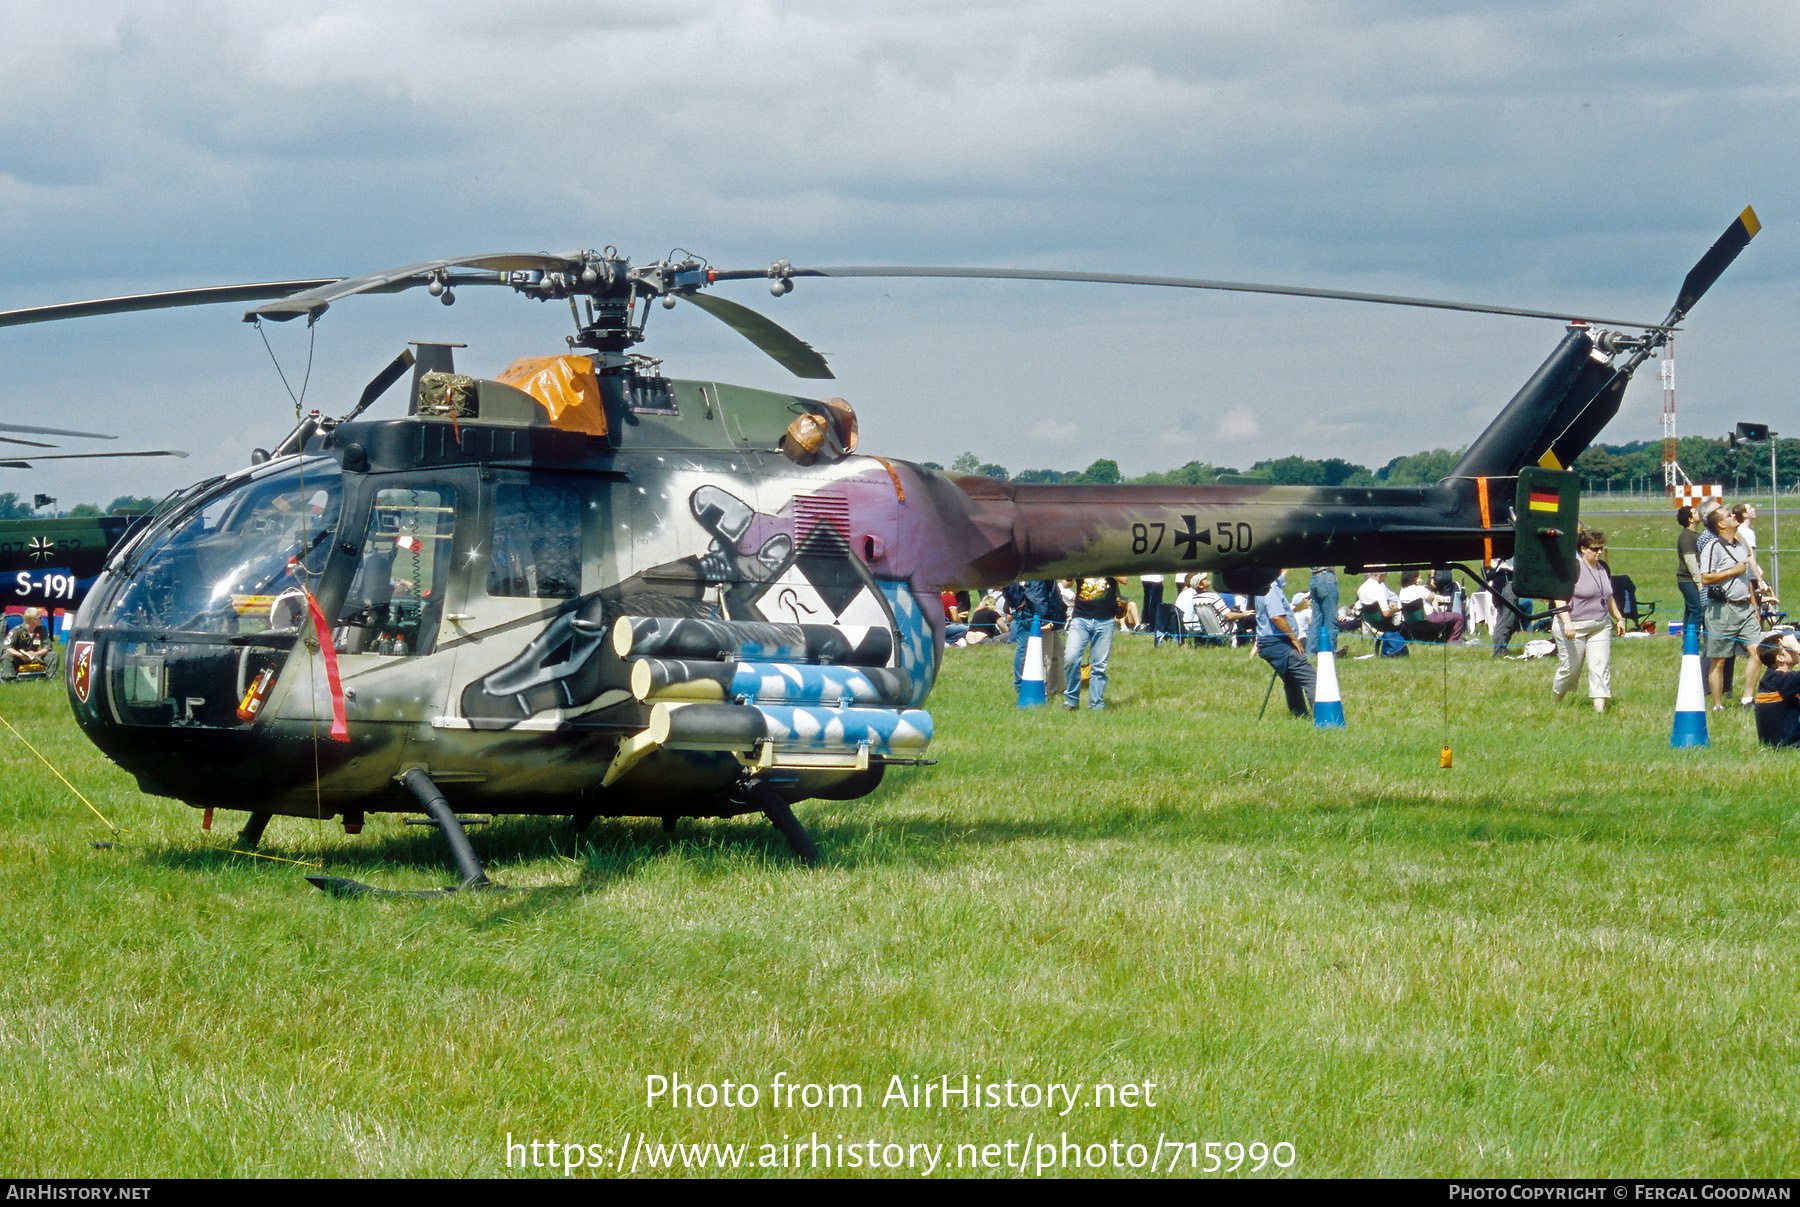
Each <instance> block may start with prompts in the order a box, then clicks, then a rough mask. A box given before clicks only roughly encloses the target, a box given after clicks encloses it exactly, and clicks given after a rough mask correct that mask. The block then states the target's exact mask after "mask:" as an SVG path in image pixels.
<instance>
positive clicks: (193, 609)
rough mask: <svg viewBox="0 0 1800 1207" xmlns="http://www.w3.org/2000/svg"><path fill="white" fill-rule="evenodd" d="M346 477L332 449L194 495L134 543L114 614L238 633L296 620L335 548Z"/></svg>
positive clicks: (156, 624) (125, 619)
mask: <svg viewBox="0 0 1800 1207" xmlns="http://www.w3.org/2000/svg"><path fill="white" fill-rule="evenodd" d="M341 495H342V477H341V475H340V473H339V471H338V468H337V466H336V465H335V464H334V463H333V462H331V461H329V460H325V459H320V460H316V461H310V462H306V463H304V464H302V465H299V466H294V467H289V468H287V469H283V470H279V471H276V472H274V473H270V474H266V475H264V476H261V477H256V478H252V479H251V480H249V481H247V482H243V483H240V484H239V485H237V486H236V487H234V488H232V489H230V490H227V491H224V492H223V493H221V494H217V495H214V496H213V497H212V498H210V499H207V500H205V501H203V502H200V503H199V504H198V505H197V506H195V505H190V509H189V510H188V511H187V512H185V513H184V514H180V515H177V516H175V517H172V521H173V522H172V524H171V527H170V528H169V530H168V532H167V533H166V534H164V535H162V536H160V537H158V536H154V535H153V536H151V537H150V538H149V539H150V541H151V544H150V545H149V547H147V548H145V549H144V550H143V551H142V552H141V553H140V552H138V551H136V550H134V551H133V553H132V556H131V563H130V564H131V566H132V569H131V571H130V574H129V577H128V581H127V582H126V584H125V586H124V589H123V590H122V591H121V593H120V595H119V602H118V604H117V605H116V606H115V607H114V608H113V610H112V611H113V616H112V623H113V624H116V625H121V626H124V627H131V628H157V629H167V630H171V631H177V632H184V633H220V634H228V635H239V634H246V633H260V632H266V631H269V630H282V629H292V628H294V627H297V625H298V624H299V623H300V619H301V618H303V617H304V616H305V613H306V603H305V593H304V591H303V590H302V587H303V586H304V587H307V588H308V589H310V588H311V587H313V586H315V585H316V583H317V580H318V576H319V574H320V573H321V572H323V570H324V568H325V560H326V558H327V556H328V555H329V554H330V552H331V545H330V538H331V533H332V530H333V528H334V527H335V526H336V524H337V520H338V504H339V502H340V498H341Z"/></svg>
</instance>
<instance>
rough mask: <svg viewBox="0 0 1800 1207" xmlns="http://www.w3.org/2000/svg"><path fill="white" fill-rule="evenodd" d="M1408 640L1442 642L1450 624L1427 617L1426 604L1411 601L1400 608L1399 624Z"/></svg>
mask: <svg viewBox="0 0 1800 1207" xmlns="http://www.w3.org/2000/svg"><path fill="white" fill-rule="evenodd" d="M1397 627H1398V628H1399V629H1400V632H1401V634H1402V635H1403V636H1405V638H1406V639H1407V640H1408V641H1418V642H1430V643H1434V644H1442V643H1443V641H1444V638H1445V635H1446V634H1448V633H1449V632H1450V626H1449V625H1447V624H1440V623H1438V622H1437V621H1434V620H1427V619H1426V618H1425V605H1424V604H1422V603H1416V602H1415V603H1410V604H1407V605H1406V606H1405V607H1403V608H1402V609H1401V610H1400V624H1399V625H1398V626H1397Z"/></svg>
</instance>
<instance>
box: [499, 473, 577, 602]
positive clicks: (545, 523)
mask: <svg viewBox="0 0 1800 1207" xmlns="http://www.w3.org/2000/svg"><path fill="white" fill-rule="evenodd" d="M590 505H591V499H590V498H589V492H588V491H585V490H583V489H581V487H580V486H579V485H578V484H576V483H572V482H566V481H563V480H561V478H560V475H559V476H554V477H553V476H550V475H540V476H537V477H533V478H532V479H531V480H530V481H528V482H501V483H500V484H499V485H498V487H497V488H496V489H495V491H494V535H493V542H492V544H491V546H490V548H491V549H492V550H493V555H492V556H491V557H490V558H489V560H488V579H487V591H488V594H489V595H496V596H503V597H513V598H524V599H574V598H575V597H576V596H577V595H579V594H581V526H582V523H583V520H584V517H585V516H586V513H587V511H588V509H589V507H590Z"/></svg>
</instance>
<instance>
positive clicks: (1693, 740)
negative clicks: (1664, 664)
mask: <svg viewBox="0 0 1800 1207" xmlns="http://www.w3.org/2000/svg"><path fill="white" fill-rule="evenodd" d="M1669 745H1671V746H1677V747H1680V746H1705V745H1708V742H1707V740H1706V684H1705V682H1704V680H1703V679H1702V678H1701V675H1700V626H1699V625H1693V624H1691V625H1688V626H1687V628H1686V630H1685V631H1684V632H1683V633H1682V634H1681V685H1680V686H1679V687H1677V688H1676V689H1675V728H1674V729H1673V730H1672V731H1671V732H1670V734H1669Z"/></svg>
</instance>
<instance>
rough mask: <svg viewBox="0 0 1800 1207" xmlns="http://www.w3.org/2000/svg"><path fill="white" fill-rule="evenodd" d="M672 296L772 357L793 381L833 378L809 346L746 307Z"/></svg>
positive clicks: (707, 296)
mask: <svg viewBox="0 0 1800 1207" xmlns="http://www.w3.org/2000/svg"><path fill="white" fill-rule="evenodd" d="M674 296H676V297H679V298H681V299H682V300H683V301H687V302H692V303H693V304H694V305H696V306H698V307H700V309H702V310H704V311H706V313H708V314H710V315H712V316H713V317H714V318H716V319H718V320H719V321H721V322H723V323H725V324H726V325H727V326H729V327H730V328H731V329H732V330H733V331H736V332H737V333H738V334H739V335H741V336H743V337H744V338H745V339H747V340H749V341H750V342H751V343H753V344H755V345H756V346H757V347H758V348H761V349H762V350H763V351H764V352H767V353H768V354H769V355H770V356H772V357H774V358H775V360H776V361H778V362H779V363H780V364H781V365H782V366H783V367H784V368H786V369H787V370H788V371H789V372H790V373H792V374H793V375H794V376H795V377H810V378H818V379H824V378H834V377H836V374H834V373H833V372H832V371H831V366H830V365H828V364H826V363H825V358H824V357H823V356H820V355H819V354H818V352H816V351H814V349H813V347H812V345H811V344H809V343H807V342H806V341H805V340H803V339H801V338H800V337H799V336H797V335H795V334H794V333H793V332H791V331H789V330H788V329H787V328H786V327H783V326H782V325H781V324H779V323H777V322H775V321H774V320H773V319H771V318H769V317H767V316H766V315H761V314H758V313H757V312H756V311H754V310H752V309H750V307H748V306H740V305H738V304H737V303H736V302H729V301H726V300H725V299H724V298H720V297H713V296H712V295H710V294H704V293H681V294H675V295H674Z"/></svg>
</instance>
